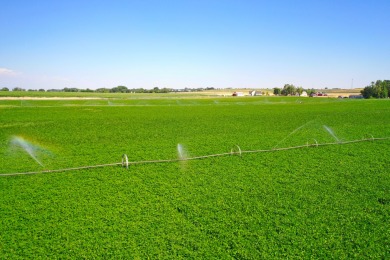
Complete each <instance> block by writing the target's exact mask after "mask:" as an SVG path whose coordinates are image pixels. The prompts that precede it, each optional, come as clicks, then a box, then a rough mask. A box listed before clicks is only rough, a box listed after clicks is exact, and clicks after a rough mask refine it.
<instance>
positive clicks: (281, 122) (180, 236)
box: [0, 95, 390, 259]
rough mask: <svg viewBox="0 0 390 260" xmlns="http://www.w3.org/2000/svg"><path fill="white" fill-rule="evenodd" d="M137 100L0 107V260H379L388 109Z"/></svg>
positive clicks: (385, 216)
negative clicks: (126, 163) (124, 164)
mask: <svg viewBox="0 0 390 260" xmlns="http://www.w3.org/2000/svg"><path fill="white" fill-rule="evenodd" d="M147 97H150V96H147V95H140V96H137V97H136V98H134V97H133V98H127V97H126V95H123V96H121V97H120V98H115V96H114V95H113V96H107V97H105V98H103V99H100V98H99V99H79V100H68V99H66V100H51V99H45V100H40V99H34V100H32V99H22V100H19V99H18V100H0V174H2V175H4V176H0V198H1V200H0V213H1V225H0V258H5V259H8V258H12V259H17V258H65V259H69V258H130V259H145V258H170V259H171V258H186V259H187V258H205V259H210V258H213V259H215V258H218V259H225V258H241V259H259V258H260V259H261V258H265V259H275V258H287V257H288V258H344V259H345V258H348V259H349V258H359V259H360V258H388V257H390V254H389V251H390V246H389V245H390V241H389V240H390V228H389V226H390V220H389V219H390V171H389V167H388V165H389V164H390V156H389V155H390V139H382V140H377V139H375V138H388V137H390V101H389V100H347V99H332V98H319V99H317V98H297V97H207V98H206V97H202V98H191V97H186V98H180V96H173V97H169V98H147ZM362 139H366V141H363V142H356V143H348V142H349V141H355V140H362ZM369 139H371V140H369ZM326 143H332V144H330V145H326V146H321V144H326ZM316 144H318V147H317V146H316ZM305 145H306V147H304V146H305ZM296 146H302V147H301V148H296V149H289V150H281V149H280V148H288V147H296ZM178 148H179V149H178ZM254 150H263V151H262V152H253V153H246V151H254ZM240 151H241V153H240ZM229 152H232V154H231V155H229V154H225V153H229ZM123 154H126V155H127V157H128V160H129V161H130V165H129V168H128V169H126V168H125V167H122V166H121V165H120V163H121V160H122V155H123ZM215 154H223V155H221V156H215V157H207V158H200V159H194V160H192V158H194V157H199V156H207V155H215ZM177 158H181V160H180V161H175V160H176V159H177ZM160 160H170V161H168V162H159V161H160ZM141 161H156V162H154V163H139V164H136V162H141ZM106 164H113V165H111V166H105V167H97V168H90V169H74V170H69V169H71V168H78V167H83V166H97V165H106ZM58 169H65V171H58V172H46V173H37V174H27V175H14V176H8V175H7V176H6V174H13V173H28V172H44V171H51V170H58Z"/></svg>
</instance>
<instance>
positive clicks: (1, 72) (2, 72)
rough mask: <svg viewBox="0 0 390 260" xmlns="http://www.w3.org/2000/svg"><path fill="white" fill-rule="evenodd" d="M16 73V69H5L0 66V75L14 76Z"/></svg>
mask: <svg viewBox="0 0 390 260" xmlns="http://www.w3.org/2000/svg"><path fill="white" fill-rule="evenodd" d="M17 74H18V73H17V72H16V71H13V70H10V69H7V68H0V76H2V75H4V76H16V75H17Z"/></svg>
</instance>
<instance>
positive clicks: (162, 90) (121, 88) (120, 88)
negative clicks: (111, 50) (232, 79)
mask: <svg viewBox="0 0 390 260" xmlns="http://www.w3.org/2000/svg"><path fill="white" fill-rule="evenodd" d="M204 90H214V88H213V87H207V88H184V89H173V88H159V87H155V88H153V89H144V88H132V89H129V88H127V87H126V86H117V87H114V88H98V89H96V90H93V89H89V88H87V89H79V88H64V89H48V90H45V89H39V90H36V89H29V90H27V91H47V92H95V93H170V92H196V91H204ZM0 91H10V90H9V89H8V88H1V89H0ZM12 91H26V90H25V89H23V88H19V87H16V88H13V89H12Z"/></svg>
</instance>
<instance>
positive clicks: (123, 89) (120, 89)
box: [111, 86, 128, 93]
mask: <svg viewBox="0 0 390 260" xmlns="http://www.w3.org/2000/svg"><path fill="white" fill-rule="evenodd" d="M111 92H113V93H127V92H128V89H127V87H125V86H117V87H115V88H112V89H111Z"/></svg>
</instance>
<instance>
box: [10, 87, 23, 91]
mask: <svg viewBox="0 0 390 260" xmlns="http://www.w3.org/2000/svg"><path fill="white" fill-rule="evenodd" d="M12 91H26V90H25V89H24V88H18V87H16V88H13V89H12Z"/></svg>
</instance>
